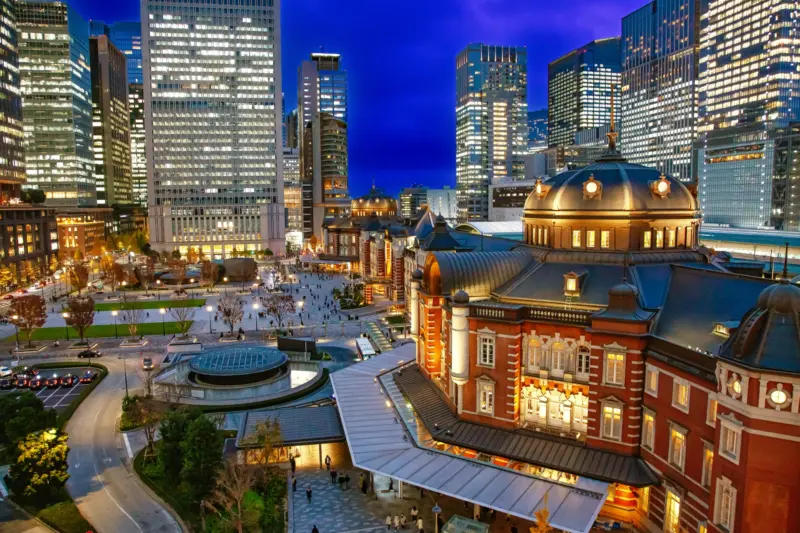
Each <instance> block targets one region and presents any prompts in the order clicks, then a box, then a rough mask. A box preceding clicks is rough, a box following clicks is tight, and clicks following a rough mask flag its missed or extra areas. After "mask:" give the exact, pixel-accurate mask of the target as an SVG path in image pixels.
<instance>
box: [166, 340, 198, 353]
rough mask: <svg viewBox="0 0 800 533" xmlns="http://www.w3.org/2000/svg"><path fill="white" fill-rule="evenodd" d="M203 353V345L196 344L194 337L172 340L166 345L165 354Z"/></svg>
mask: <svg viewBox="0 0 800 533" xmlns="http://www.w3.org/2000/svg"><path fill="white" fill-rule="evenodd" d="M202 351H203V343H202V342H197V339H196V338H194V337H187V338H186V339H177V338H176V339H173V340H172V342H170V343H169V344H168V345H167V353H198V352H202Z"/></svg>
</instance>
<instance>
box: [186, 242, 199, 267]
mask: <svg viewBox="0 0 800 533" xmlns="http://www.w3.org/2000/svg"><path fill="white" fill-rule="evenodd" d="M198 259H199V257H198V255H197V250H195V249H194V246H190V247H189V250H188V251H187V252H186V262H187V263H189V264H190V265H194V264H197V261H198Z"/></svg>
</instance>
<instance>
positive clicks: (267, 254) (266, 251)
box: [264, 248, 275, 257]
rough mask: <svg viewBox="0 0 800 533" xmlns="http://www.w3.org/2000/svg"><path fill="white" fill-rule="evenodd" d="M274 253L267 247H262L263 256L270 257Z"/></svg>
mask: <svg viewBox="0 0 800 533" xmlns="http://www.w3.org/2000/svg"><path fill="white" fill-rule="evenodd" d="M273 255H275V253H274V252H273V251H272V250H270V249H269V248H264V257H272V256H273Z"/></svg>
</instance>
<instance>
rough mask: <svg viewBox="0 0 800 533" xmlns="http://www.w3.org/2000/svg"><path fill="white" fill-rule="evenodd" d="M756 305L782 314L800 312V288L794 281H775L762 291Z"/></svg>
mask: <svg viewBox="0 0 800 533" xmlns="http://www.w3.org/2000/svg"><path fill="white" fill-rule="evenodd" d="M756 305H757V307H758V308H759V309H763V310H765V311H775V312H777V313H781V314H790V313H800V288H798V287H797V286H796V285H794V284H792V283H774V284H772V285H770V286H769V287H767V288H766V289H764V290H763V291H761V294H760V295H759V296H758V303H757V304H756Z"/></svg>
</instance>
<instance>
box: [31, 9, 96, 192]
mask: <svg viewBox="0 0 800 533" xmlns="http://www.w3.org/2000/svg"><path fill="white" fill-rule="evenodd" d="M17 30H18V35H19V67H20V78H21V80H22V112H23V116H24V124H23V127H24V131H25V166H26V171H27V185H26V187H28V188H38V189H41V190H42V191H44V193H45V195H46V196H47V204H48V205H54V206H92V205H95V203H96V198H97V196H96V190H95V182H94V181H95V180H94V159H93V155H92V80H91V73H90V67H89V26H88V24H87V22H86V21H85V20H83V19H82V18H81V17H80V16H79V15H78V14H77V12H75V11H74V10H73V9H72V8H70V7H68V6H67V4H66V3H64V2H35V1H21V2H18V3H17Z"/></svg>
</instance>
